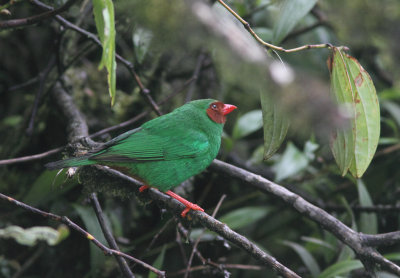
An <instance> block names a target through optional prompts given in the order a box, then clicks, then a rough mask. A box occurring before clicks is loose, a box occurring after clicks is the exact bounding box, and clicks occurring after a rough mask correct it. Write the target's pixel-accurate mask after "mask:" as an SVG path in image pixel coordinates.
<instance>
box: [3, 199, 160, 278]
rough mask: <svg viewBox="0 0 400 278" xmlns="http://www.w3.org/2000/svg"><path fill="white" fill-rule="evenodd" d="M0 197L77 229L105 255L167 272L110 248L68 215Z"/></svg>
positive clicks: (155, 271) (151, 269) (157, 271)
mask: <svg viewBox="0 0 400 278" xmlns="http://www.w3.org/2000/svg"><path fill="white" fill-rule="evenodd" d="M0 199H3V200H5V201H8V202H10V203H12V204H14V205H16V206H18V207H21V208H23V209H25V210H28V211H30V212H32V213H35V214H39V215H41V216H43V217H45V218H48V219H52V220H54V221H57V222H61V223H63V224H65V225H67V226H68V227H70V228H71V229H73V230H75V231H77V232H78V233H80V234H82V235H83V236H85V238H87V239H88V240H90V241H91V242H93V243H94V244H95V245H96V246H97V247H99V248H100V249H101V250H102V251H103V252H104V254H105V255H115V256H121V257H124V258H126V259H128V260H130V261H133V262H136V263H138V264H140V265H142V266H143V267H145V268H147V269H149V270H150V271H152V272H154V273H156V274H157V275H159V276H160V277H165V272H164V271H161V270H158V269H156V268H154V267H153V266H151V265H149V264H146V263H145V262H142V261H140V260H138V259H136V258H134V257H132V256H129V255H127V254H125V253H122V252H120V251H118V250H114V249H110V248H108V247H107V246H105V245H103V244H102V243H101V242H100V241H99V240H97V239H96V238H95V237H94V236H93V235H91V234H90V233H88V232H86V231H85V230H84V229H82V228H81V227H80V226H78V225H77V224H75V223H74V222H73V221H71V220H70V219H69V218H68V217H66V216H59V215H57V214H54V213H51V212H45V211H43V210H40V209H37V208H35V207H31V206H29V205H27V204H25V203H23V202H20V201H17V200H15V199H14V198H11V197H9V196H7V195H4V194H2V193H0Z"/></svg>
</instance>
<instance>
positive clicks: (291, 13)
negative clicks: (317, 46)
mask: <svg viewBox="0 0 400 278" xmlns="http://www.w3.org/2000/svg"><path fill="white" fill-rule="evenodd" d="M315 3H317V0H284V1H281V5H280V13H279V15H278V21H277V22H276V24H275V26H274V33H273V40H272V42H273V43H274V44H279V43H280V42H281V41H282V40H283V39H284V38H285V37H286V36H287V35H288V34H289V33H290V32H291V31H292V30H293V28H294V27H295V26H296V24H297V23H298V22H299V21H300V19H302V18H303V17H304V16H305V15H306V14H308V12H309V11H310V10H311V9H312V8H313V7H314V5H315Z"/></svg>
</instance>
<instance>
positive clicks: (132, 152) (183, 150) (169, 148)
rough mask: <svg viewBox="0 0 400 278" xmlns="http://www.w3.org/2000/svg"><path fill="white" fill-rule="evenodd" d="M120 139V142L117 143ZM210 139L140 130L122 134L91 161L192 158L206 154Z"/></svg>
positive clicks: (195, 133) (196, 133)
mask: <svg viewBox="0 0 400 278" xmlns="http://www.w3.org/2000/svg"><path fill="white" fill-rule="evenodd" d="M118 139H119V140H118ZM208 147H209V143H208V139H207V136H206V135H205V134H204V133H203V132H200V131H197V130H193V129H190V128H186V129H178V130H176V129H175V130H174V132H172V131H171V130H168V129H157V130H146V129H139V130H137V131H136V132H131V133H130V134H127V135H125V134H122V135H120V136H118V137H117V138H115V139H113V140H112V141H110V142H108V143H106V144H105V145H104V149H102V150H99V151H98V152H97V153H94V154H93V155H91V156H90V157H89V159H90V160H96V161H103V162H131V163H132V162H146V161H162V160H176V159H184V158H193V157H196V156H198V155H201V154H204V153H205V152H207V150H208Z"/></svg>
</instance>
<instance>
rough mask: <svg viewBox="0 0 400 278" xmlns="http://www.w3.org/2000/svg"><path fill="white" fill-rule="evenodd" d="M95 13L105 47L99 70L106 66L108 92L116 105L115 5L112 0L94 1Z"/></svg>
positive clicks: (98, 31) (98, 30) (98, 29)
mask: <svg viewBox="0 0 400 278" xmlns="http://www.w3.org/2000/svg"><path fill="white" fill-rule="evenodd" d="M93 13H94V19H95V22H96V28H97V33H98V34H99V37H100V41H101V44H102V46H103V54H102V56H101V61H100V65H99V69H102V68H103V67H104V66H105V67H106V69H107V81H108V90H109V93H110V97H111V105H114V103H115V88H116V69H117V64H116V62H115V23H114V4H113V2H112V1H111V0H93Z"/></svg>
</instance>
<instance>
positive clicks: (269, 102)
mask: <svg viewBox="0 0 400 278" xmlns="http://www.w3.org/2000/svg"><path fill="white" fill-rule="evenodd" d="M260 97H261V107H262V117H263V128H264V159H265V160H267V159H268V158H270V157H271V156H272V155H273V154H274V153H275V152H276V151H277V150H278V149H279V147H280V146H281V145H282V142H283V140H284V139H285V137H286V133H287V131H288V129H289V120H288V118H287V117H286V115H283V113H282V112H281V110H280V109H279V106H278V105H276V104H275V102H274V101H273V99H271V98H270V97H269V96H268V95H267V94H266V93H261V94H260Z"/></svg>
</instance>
